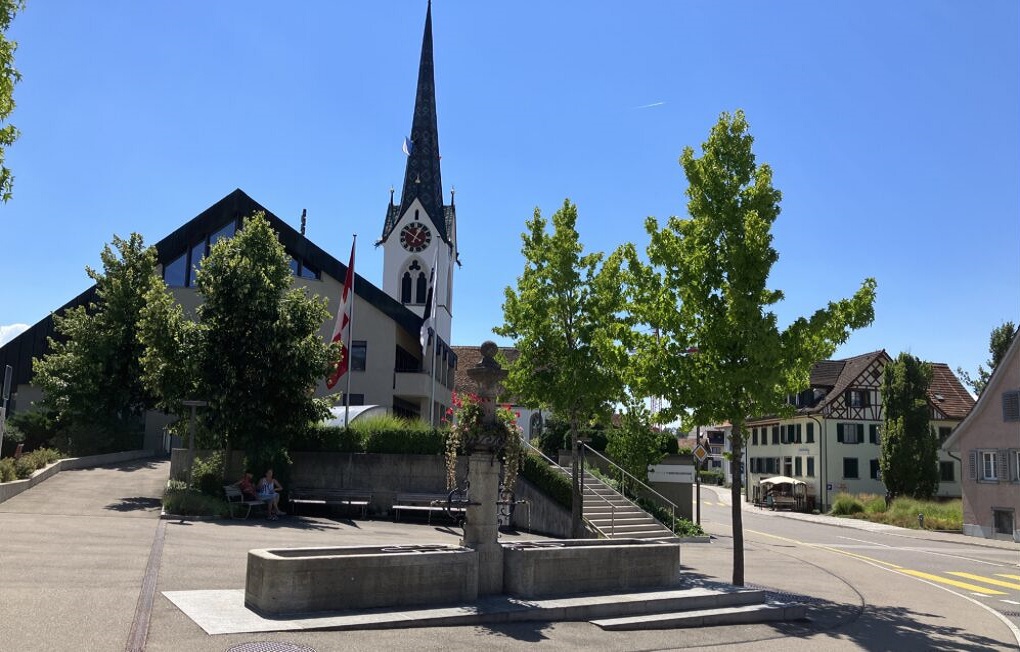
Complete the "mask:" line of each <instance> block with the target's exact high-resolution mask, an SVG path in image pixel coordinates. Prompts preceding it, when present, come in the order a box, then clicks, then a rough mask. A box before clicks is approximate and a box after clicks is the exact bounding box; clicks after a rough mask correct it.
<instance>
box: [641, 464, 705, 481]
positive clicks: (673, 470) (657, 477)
mask: <svg viewBox="0 0 1020 652" xmlns="http://www.w3.org/2000/svg"><path fill="white" fill-rule="evenodd" d="M648 481H649V482H675V483H684V484H690V483H692V482H694V466H693V465H691V464H653V465H652V466H649V467H648Z"/></svg>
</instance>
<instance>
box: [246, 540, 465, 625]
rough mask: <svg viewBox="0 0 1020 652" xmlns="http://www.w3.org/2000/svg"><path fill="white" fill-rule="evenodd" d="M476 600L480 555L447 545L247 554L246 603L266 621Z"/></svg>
mask: <svg viewBox="0 0 1020 652" xmlns="http://www.w3.org/2000/svg"><path fill="white" fill-rule="evenodd" d="M477 597H478V554H477V553H476V552H475V551H474V550H471V549H470V548H464V547H461V546H450V545H408V546H338V547H332V548H280V549H260V550H250V551H248V571H247V577H246V581H245V589H244V604H245V606H246V607H248V608H249V609H253V610H255V611H258V612H259V613H262V614H264V615H268V616H281V615H286V614H297V613H310V612H316V611H340V610H345V609H365V608H370V607H392V606H405V605H422V604H429V605H439V604H452V603H459V602H470V601H474V600H475V599H476V598H477Z"/></svg>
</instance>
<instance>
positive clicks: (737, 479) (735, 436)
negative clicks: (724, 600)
mask: <svg viewBox="0 0 1020 652" xmlns="http://www.w3.org/2000/svg"><path fill="white" fill-rule="evenodd" d="M731 423H733V429H732V430H731V432H730V441H731V444H732V445H731V452H732V456H731V457H730V476H731V477H732V479H733V481H732V482H731V483H730V499H731V502H732V505H731V506H730V513H731V514H732V518H733V584H734V586H743V585H744V520H743V511H742V510H743V501H742V500H741V496H740V493H741V488H742V487H743V484H744V476H743V474H742V473H741V472H740V457H741V455H742V452H743V450H744V435H743V433H742V432H741V424H740V423H737V422H735V421H731Z"/></svg>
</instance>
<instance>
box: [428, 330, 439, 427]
mask: <svg viewBox="0 0 1020 652" xmlns="http://www.w3.org/2000/svg"><path fill="white" fill-rule="evenodd" d="M435 335H436V338H435V344H433V345H432V371H431V374H430V375H431V376H432V382H431V383H430V384H429V388H430V389H429V425H430V426H432V427H433V428H435V427H436V346H437V345H438V344H439V331H436V333H435Z"/></svg>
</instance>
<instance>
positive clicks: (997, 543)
mask: <svg viewBox="0 0 1020 652" xmlns="http://www.w3.org/2000/svg"><path fill="white" fill-rule="evenodd" d="M705 490H706V487H702V488H701V491H702V499H704V492H705ZM708 490H709V491H711V492H713V493H715V495H716V498H717V500H718V502H720V503H723V504H725V505H731V504H732V502H731V499H730V492H729V490H728V489H725V490H723V489H719V488H716V487H712V488H709V489H708ZM741 498H742V499H743V500H742V503H741V508H742V509H743V510H744V511H745V512H754V513H755V514H761V515H763V516H775V517H777V518H789V519H794V520H798V521H810V522H812V523H819V524H822V525H830V526H834V527H843V528H851V529H855V530H865V531H869V532H882V533H883V534H891V535H893V536H900V537H906V538H908V539H917V540H923V541H942V542H947V543H965V544H968V545H973V546H983V547H986V548H998V549H1000V550H1017V551H1020V544H1018V543H1016V542H1014V541H1007V540H1001V539H984V538H981V537H968V536H964V535H963V534H961V533H959V532H942V531H938V530H915V529H913V528H903V527H898V526H895V525H887V524H885V523H873V522H871V521H867V520H864V519H859V518H846V517H839V516H828V515H826V514H805V513H802V512H790V511H784V510H776V511H772V510H770V509H766V508H762V507H756V506H754V505H752V504H750V503H748V502H747V500H746V498H744V497H743V496H741Z"/></svg>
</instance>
